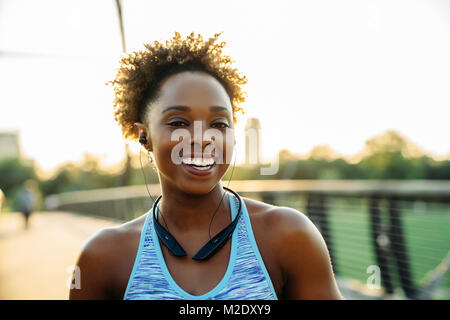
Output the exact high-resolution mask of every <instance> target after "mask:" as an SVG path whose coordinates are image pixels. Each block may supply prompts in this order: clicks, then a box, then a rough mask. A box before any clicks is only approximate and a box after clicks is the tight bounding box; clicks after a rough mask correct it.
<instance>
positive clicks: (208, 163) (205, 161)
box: [182, 158, 214, 167]
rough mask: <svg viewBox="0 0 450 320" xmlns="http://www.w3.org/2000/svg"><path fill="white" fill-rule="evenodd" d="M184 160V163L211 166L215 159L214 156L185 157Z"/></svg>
mask: <svg viewBox="0 0 450 320" xmlns="http://www.w3.org/2000/svg"><path fill="white" fill-rule="evenodd" d="M182 161H183V163H184V164H188V165H194V166H201V167H206V166H211V165H213V164H214V159H213V158H209V159H201V158H194V159H191V158H183V159H182Z"/></svg>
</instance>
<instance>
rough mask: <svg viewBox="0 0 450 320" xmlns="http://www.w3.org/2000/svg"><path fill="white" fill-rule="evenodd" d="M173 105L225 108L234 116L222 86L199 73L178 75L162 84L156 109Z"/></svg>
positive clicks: (190, 72) (189, 72)
mask: <svg viewBox="0 0 450 320" xmlns="http://www.w3.org/2000/svg"><path fill="white" fill-rule="evenodd" d="M172 105H183V106H189V107H191V108H195V107H210V106H223V107H226V108H228V109H229V111H230V113H231V114H232V107H231V102H230V98H229V96H228V94H227V92H226V90H225V88H224V87H223V86H222V84H221V83H220V82H219V81H218V80H217V79H216V78H214V77H213V76H211V75H209V74H207V73H204V72H198V71H197V72H195V71H194V72H192V71H185V72H181V73H177V74H175V75H173V76H170V77H169V78H167V79H165V80H164V81H163V82H162V83H161V87H160V89H159V94H158V99H157V103H156V104H155V106H154V107H156V108H158V109H162V108H164V107H167V106H172Z"/></svg>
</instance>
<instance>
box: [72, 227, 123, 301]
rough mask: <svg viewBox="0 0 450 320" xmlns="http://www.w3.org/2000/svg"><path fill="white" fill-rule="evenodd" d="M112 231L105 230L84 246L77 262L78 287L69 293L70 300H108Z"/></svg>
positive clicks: (110, 229)
mask: <svg viewBox="0 0 450 320" xmlns="http://www.w3.org/2000/svg"><path fill="white" fill-rule="evenodd" d="M114 233H115V232H114V231H113V229H112V228H105V229H103V230H101V231H100V232H98V233H97V234H95V235H94V236H93V237H92V238H91V239H89V240H88V241H87V242H86V244H85V245H84V247H83V249H82V251H81V253H80V255H79V257H78V260H77V266H78V267H79V269H78V270H79V274H78V275H79V279H78V280H79V285H80V288H76V287H74V288H73V289H71V290H70V292H69V299H70V300H104V299H108V298H109V293H108V288H109V286H110V283H109V281H111V276H110V270H111V265H110V263H109V262H108V261H109V260H110V259H109V255H110V253H111V249H112V243H114V241H113V238H114Z"/></svg>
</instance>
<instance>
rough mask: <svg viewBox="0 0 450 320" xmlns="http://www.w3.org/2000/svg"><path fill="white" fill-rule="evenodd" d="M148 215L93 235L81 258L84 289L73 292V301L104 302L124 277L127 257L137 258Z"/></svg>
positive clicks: (84, 247) (85, 245)
mask: <svg viewBox="0 0 450 320" xmlns="http://www.w3.org/2000/svg"><path fill="white" fill-rule="evenodd" d="M146 216H147V214H145V215H143V216H141V217H139V218H137V219H135V220H132V221H130V222H127V223H124V224H122V225H119V226H116V227H107V228H103V229H101V230H99V231H98V232H97V233H95V234H94V235H93V236H91V237H90V238H89V239H88V240H87V241H86V242H85V243H84V245H83V247H82V249H81V252H80V254H79V256H78V260H77V267H78V268H79V270H80V273H81V282H82V285H81V287H82V288H81V290H71V294H70V295H71V298H74V299H77V298H81V299H96V298H99V299H103V298H106V297H107V295H108V294H109V292H110V291H111V289H112V288H113V287H114V285H115V283H114V281H115V280H114V279H118V278H120V274H121V272H122V270H123V263H124V262H123V261H124V259H123V258H124V257H130V256H133V254H134V252H135V251H136V249H137V246H138V243H139V237H140V233H141V230H142V227H143V224H144V222H145V218H146Z"/></svg>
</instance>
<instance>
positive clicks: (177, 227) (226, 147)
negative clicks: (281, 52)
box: [70, 33, 342, 300]
mask: <svg viewBox="0 0 450 320" xmlns="http://www.w3.org/2000/svg"><path fill="white" fill-rule="evenodd" d="M218 36H219V34H216V35H215V36H214V37H213V38H210V39H209V40H207V41H204V40H203V39H202V37H201V36H200V35H198V36H197V37H195V36H194V34H191V35H190V36H188V37H187V38H185V39H183V38H182V37H181V36H180V35H179V34H178V33H175V36H174V38H173V39H171V40H169V41H167V42H166V44H165V45H164V44H161V43H158V42H156V41H155V42H154V43H153V44H151V45H146V46H145V47H146V49H145V50H144V51H140V52H136V53H133V54H130V55H128V56H127V57H125V58H123V59H122V61H121V67H120V69H119V70H118V73H117V76H116V78H115V80H114V81H112V82H111V83H112V85H113V86H114V89H115V97H116V99H115V119H116V120H117V121H118V123H119V125H120V126H121V128H122V132H123V135H124V137H125V138H126V139H132V140H138V141H139V142H140V143H141V145H142V146H143V147H145V148H146V149H147V151H148V152H149V154H151V155H152V158H153V162H154V165H155V167H156V169H157V172H158V175H159V178H160V184H161V190H162V197H159V198H158V199H157V201H156V202H155V203H154V205H153V207H152V209H151V210H149V212H148V213H147V214H145V215H143V216H141V217H139V218H137V219H135V220H133V221H130V222H127V223H125V224H123V225H121V226H119V227H114V228H106V229H103V230H101V231H100V232H99V233H97V234H96V235H95V236H93V237H92V238H91V239H90V240H89V241H88V242H87V243H86V244H85V246H84V248H83V250H82V252H81V254H80V256H79V259H78V263H77V265H78V266H79V267H80V276H81V289H72V290H71V292H70V298H71V299H225V300H231V299H341V298H342V297H341V295H340V292H339V290H338V287H337V285H336V281H335V278H334V275H333V272H332V267H331V263H330V258H329V253H328V250H327V248H326V245H325V242H324V240H323V238H322V236H321V235H320V233H319V232H318V230H317V229H316V228H315V226H314V225H313V224H312V223H311V221H310V220H309V219H308V218H307V217H306V216H305V215H303V214H302V213H300V212H298V211H296V210H294V209H291V208H286V207H277V206H273V205H269V204H265V203H263V202H260V201H255V200H252V199H247V198H241V197H240V196H239V195H238V194H236V193H235V192H234V191H233V190H231V189H227V188H224V186H223V185H222V182H221V178H222V176H223V175H224V174H225V172H226V171H227V168H228V167H229V162H230V161H229V159H230V153H231V152H232V149H233V146H234V136H233V135H231V139H230V138H229V137H230V135H229V133H230V132H232V129H233V127H234V124H235V123H236V114H237V112H238V111H240V110H241V108H240V107H239V106H238V105H239V103H241V102H243V101H244V100H245V93H244V92H243V91H242V89H241V86H242V85H244V84H245V83H246V82H247V80H246V78H245V77H244V76H242V75H240V74H239V73H238V71H237V70H236V69H234V68H232V67H231V60H230V58H229V57H228V56H226V55H224V54H223V53H222V48H223V47H224V45H225V43H223V42H222V43H220V44H217V43H216V40H217V38H218ZM196 130H197V131H198V130H201V132H206V131H208V130H210V131H211V132H213V133H214V137H211V138H210V139H208V138H205V136H206V135H200V136H198V133H196V132H195V131H196ZM183 133H184V134H186V133H188V136H189V137H186V136H184V135H183ZM221 134H222V138H223V139H222V138H221V137H220V135H221ZM174 137H175V138H174ZM199 137H200V138H199ZM227 137H228V139H227ZM179 138H182V139H181V142H180V139H179ZM212 146H213V147H214V148H211V147H212ZM208 148H209V149H208ZM207 149H208V150H209V152H206V150H207ZM226 159H227V160H226ZM221 231H223V232H222V233H220V232H221ZM217 235H218V236H217ZM205 244H206V245H205Z"/></svg>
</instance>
